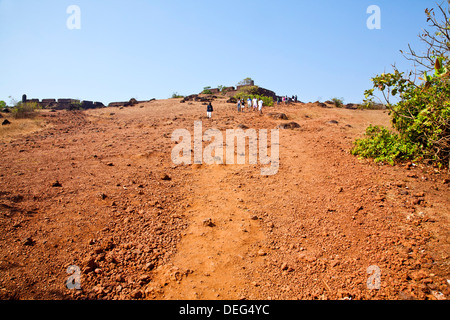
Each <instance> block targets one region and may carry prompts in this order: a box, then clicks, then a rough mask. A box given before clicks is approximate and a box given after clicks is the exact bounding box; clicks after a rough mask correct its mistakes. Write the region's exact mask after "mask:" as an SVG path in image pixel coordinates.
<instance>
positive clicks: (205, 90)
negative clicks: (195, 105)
mask: <svg viewBox="0 0 450 320" xmlns="http://www.w3.org/2000/svg"><path fill="white" fill-rule="evenodd" d="M202 94H212V91H211V87H204V88H203V91H202Z"/></svg>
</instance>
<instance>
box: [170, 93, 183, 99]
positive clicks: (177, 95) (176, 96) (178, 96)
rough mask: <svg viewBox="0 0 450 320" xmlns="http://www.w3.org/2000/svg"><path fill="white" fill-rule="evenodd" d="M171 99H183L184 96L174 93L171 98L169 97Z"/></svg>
mask: <svg viewBox="0 0 450 320" xmlns="http://www.w3.org/2000/svg"><path fill="white" fill-rule="evenodd" d="M171 98H172V99H177V98H184V96H182V95H180V94H178V92H174V93H173V94H172V97H171Z"/></svg>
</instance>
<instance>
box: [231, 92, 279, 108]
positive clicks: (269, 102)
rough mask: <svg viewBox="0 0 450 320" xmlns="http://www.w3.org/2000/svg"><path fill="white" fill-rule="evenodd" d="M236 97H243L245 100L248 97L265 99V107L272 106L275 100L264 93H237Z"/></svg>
mask: <svg viewBox="0 0 450 320" xmlns="http://www.w3.org/2000/svg"><path fill="white" fill-rule="evenodd" d="M234 98H236V99H243V100H244V101H246V100H247V99H248V98H250V99H253V98H256V99H258V100H259V99H261V100H262V101H263V105H264V106H265V107H272V106H273V104H274V102H273V99H272V97H267V96H263V95H259V94H248V93H243V92H242V93H237V94H236V95H235V96H234Z"/></svg>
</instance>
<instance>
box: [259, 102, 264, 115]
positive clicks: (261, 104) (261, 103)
mask: <svg viewBox="0 0 450 320" xmlns="http://www.w3.org/2000/svg"><path fill="white" fill-rule="evenodd" d="M262 107H263V101H262V99H259V101H258V109H259V113H260V114H262Z"/></svg>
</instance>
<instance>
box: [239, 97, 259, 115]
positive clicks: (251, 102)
mask: <svg viewBox="0 0 450 320" xmlns="http://www.w3.org/2000/svg"><path fill="white" fill-rule="evenodd" d="M263 105H264V102H263V101H262V99H257V98H253V99H251V98H250V97H249V98H247V108H248V111H259V113H262V107H263ZM237 111H238V112H245V101H244V99H239V100H238V101H237Z"/></svg>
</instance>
